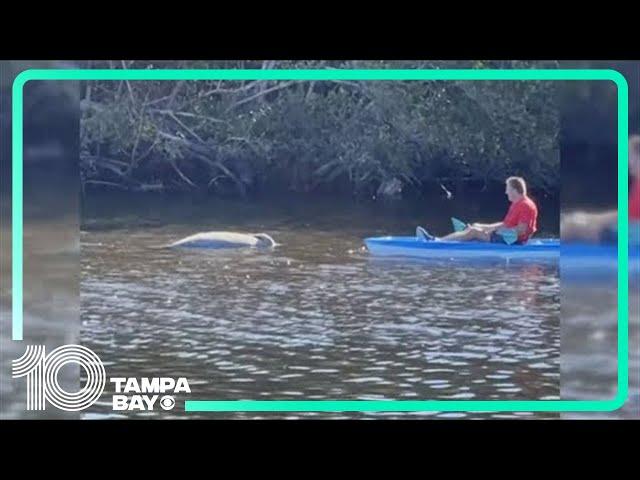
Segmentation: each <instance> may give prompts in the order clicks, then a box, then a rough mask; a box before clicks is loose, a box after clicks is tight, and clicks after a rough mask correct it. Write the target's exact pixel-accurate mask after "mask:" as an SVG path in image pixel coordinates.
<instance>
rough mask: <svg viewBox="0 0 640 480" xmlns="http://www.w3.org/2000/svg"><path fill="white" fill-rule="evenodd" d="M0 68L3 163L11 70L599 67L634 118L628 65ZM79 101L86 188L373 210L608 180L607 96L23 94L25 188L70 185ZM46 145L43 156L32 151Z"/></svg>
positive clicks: (492, 88)
mask: <svg viewBox="0 0 640 480" xmlns="http://www.w3.org/2000/svg"><path fill="white" fill-rule="evenodd" d="M0 66H1V67H2V68H0V93H1V94H0V104H1V105H0V127H1V129H2V138H4V139H5V141H4V142H0V143H1V146H0V149H1V152H2V157H3V158H9V155H10V151H11V150H10V146H11V144H10V139H11V134H10V129H11V116H10V112H11V105H10V99H11V83H12V81H13V78H14V77H15V75H16V74H17V73H18V72H19V71H21V70H24V69H25V68H61V67H62V68H64V67H72V68H73V67H74V68H96V67H97V68H303V67H306V68H557V67H559V68H615V69H617V70H619V71H620V72H622V73H623V74H625V75H626V76H627V81H628V84H629V93H630V103H629V106H630V111H629V113H630V118H631V119H634V118H635V119H637V118H638V115H639V113H640V112H639V106H640V98H639V96H638V87H637V85H638V84H639V82H640V78H639V76H638V73H639V70H638V63H637V62H622V61H621V62H605V61H582V62H559V63H556V62H507V61H500V62H479V61H477V62H470V61H455V62H426V61H415V62H413V61H412V62H408V61H407V62H405V61H402V62H401V61H393V62H389V61H384V62H355V61H354V62H320V61H312V62H284V61H279V62H262V61H253V62H250V61H246V62H243V61H235V62H231V61H227V62H184V61H176V62H150V61H145V62H142V61H141V62H121V61H113V62H75V63H73V64H68V65H65V64H61V63H60V62H17V61H16V62H13V61H12V62H1V65H0ZM79 98H81V99H82V122H81V137H82V142H81V148H80V150H81V152H80V153H81V165H80V171H81V175H82V179H83V186H84V187H86V188H87V189H89V188H94V187H100V188H109V189H114V191H118V190H120V189H128V190H154V189H159V190H164V191H166V190H187V191H191V192H204V193H207V194H222V193H230V194H234V195H237V194H242V193H243V192H244V193H250V192H252V191H257V190H260V189H263V190H269V191H281V192H286V191H289V190H295V191H330V192H337V191H341V192H346V193H360V194H366V195H369V194H372V195H375V194H376V192H377V191H378V190H379V189H380V187H381V186H382V187H383V188H382V189H381V190H385V191H387V192H388V193H393V192H398V191H399V190H400V187H402V188H403V193H404V194H405V195H406V194H408V193H411V192H416V193H420V192H428V191H432V190H433V189H436V190H437V191H440V186H439V185H438V184H439V183H440V184H442V185H444V186H445V187H446V188H448V189H451V188H452V187H453V186H456V185H457V186H459V187H462V188H463V189H464V190H470V189H471V188H482V187H484V186H485V185H486V184H489V185H495V186H496V188H501V185H500V183H501V182H502V178H503V177H504V175H506V174H511V173H520V174H523V175H525V176H526V177H527V178H528V179H529V180H530V183H531V184H532V185H533V187H534V188H535V189H536V190H539V191H546V192H548V193H551V194H552V195H554V196H557V195H558V190H559V188H558V187H559V176H558V162H559V155H560V156H561V157H562V174H563V178H565V177H564V176H565V175H566V174H567V173H571V174H578V175H582V177H580V178H577V177H575V182H578V183H581V182H583V180H585V181H586V180H588V179H591V178H593V179H598V178H602V175H605V176H606V175H612V174H613V177H615V165H616V142H617V138H616V116H617V105H616V101H615V98H616V89H615V87H614V86H613V85H612V84H611V83H610V82H549V83H535V82H487V83H476V82H474V83H471V82H297V83H291V82H129V83H127V82H89V83H82V84H78V83H77V82H30V83H29V84H27V87H26V90H25V102H24V112H25V113H24V133H25V157H24V163H25V166H26V170H25V171H26V173H27V177H26V178H27V179H28V178H29V175H28V174H29V172H34V171H35V170H37V169H38V167H39V168H41V169H44V170H45V171H47V172H49V173H53V172H60V171H62V172H68V174H69V175H72V176H73V177H74V178H76V176H77V175H78V162H77V159H78V153H79V151H78V150H79V145H78V134H79V132H78V125H79V123H78V114H79V110H78V104H79V103H78V99H79ZM636 123H637V120H636ZM558 144H559V146H560V148H559V151H560V154H558ZM46 145H49V146H50V147H52V148H49V149H45V148H41V146H46ZM56 145H57V146H58V147H56ZM54 147H55V148H54ZM0 165H1V166H0V170H1V171H2V178H10V166H11V162H9V161H6V162H0ZM580 172H582V173H580ZM66 174H67V173H65V175H66ZM583 177H584V178H583ZM571 178H574V177H571ZM575 182H574V183H575ZM569 183H571V182H569ZM569 183H567V182H565V183H564V184H563V185H564V187H567V185H568V184H569ZM6 187H8V184H7V185H6ZM564 187H563V188H564Z"/></svg>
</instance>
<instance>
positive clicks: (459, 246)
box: [364, 236, 560, 260]
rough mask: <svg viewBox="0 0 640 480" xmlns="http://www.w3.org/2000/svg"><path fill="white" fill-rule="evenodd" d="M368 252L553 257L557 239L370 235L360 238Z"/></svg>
mask: <svg viewBox="0 0 640 480" xmlns="http://www.w3.org/2000/svg"><path fill="white" fill-rule="evenodd" d="M364 243H365V245H366V246H367V249H368V250H369V252H370V253H371V254H372V255H380V256H395V257H422V258H432V259H471V258H473V259H480V258H488V259H489V258H500V259H507V260H508V259H524V260H529V259H531V260H538V259H551V260H553V259H557V258H559V256H560V241H559V240H557V239H539V240H538V239H536V240H529V242H527V243H526V244H525V245H506V244H502V243H485V242H446V241H441V240H438V241H427V240H423V239H421V238H418V237H415V236H413V237H371V238H366V239H365V241H364Z"/></svg>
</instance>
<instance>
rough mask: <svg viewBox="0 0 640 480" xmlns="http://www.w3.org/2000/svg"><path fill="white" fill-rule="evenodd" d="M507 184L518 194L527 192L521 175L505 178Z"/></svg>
mask: <svg viewBox="0 0 640 480" xmlns="http://www.w3.org/2000/svg"><path fill="white" fill-rule="evenodd" d="M507 185H509V186H510V187H511V188H513V189H514V190H515V191H516V192H518V193H519V194H520V195H526V194H527V184H526V183H525V181H524V178H522V177H509V178H507Z"/></svg>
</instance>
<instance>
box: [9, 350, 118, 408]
mask: <svg viewBox="0 0 640 480" xmlns="http://www.w3.org/2000/svg"><path fill="white" fill-rule="evenodd" d="M69 363H77V364H78V365H80V366H81V367H82V368H83V369H84V371H85V373H86V375H87V383H86V384H85V386H84V387H82V388H81V389H80V390H79V391H77V392H74V393H70V392H67V391H65V390H63V389H62V387H60V383H59V382H58V374H59V372H60V369H61V368H62V367H63V366H65V365H67V364H69ZM12 367H13V368H12V374H13V378H19V377H27V410H44V409H45V406H46V403H47V402H49V403H50V404H51V405H53V406H54V407H56V408H59V409H60V410H66V411H68V412H77V411H79V410H84V409H85V408H87V407H89V406H91V405H93V404H94V403H95V402H96V401H97V400H98V398H100V395H102V392H103V391H104V386H105V383H106V373H105V371H104V365H103V364H102V362H101V361H100V358H98V356H97V355H96V354H95V353H93V352H92V351H91V350H89V349H88V348H86V347H83V346H82V345H63V346H62V347H58V348H56V349H55V350H53V351H52V352H51V353H49V355H45V347H44V345H29V346H27V351H26V352H25V353H24V355H22V357H20V358H19V359H17V360H14V361H13V362H12Z"/></svg>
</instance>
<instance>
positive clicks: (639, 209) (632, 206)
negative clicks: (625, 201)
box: [629, 179, 640, 221]
mask: <svg viewBox="0 0 640 480" xmlns="http://www.w3.org/2000/svg"><path fill="white" fill-rule="evenodd" d="M629 220H636V221H638V220H640V179H636V180H635V181H634V182H633V186H632V187H631V193H630V194H629Z"/></svg>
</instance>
